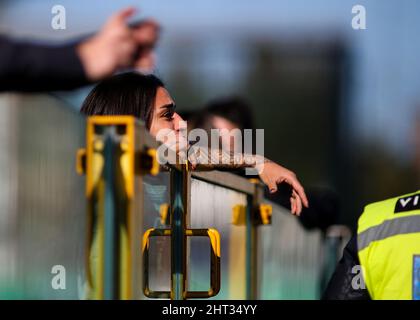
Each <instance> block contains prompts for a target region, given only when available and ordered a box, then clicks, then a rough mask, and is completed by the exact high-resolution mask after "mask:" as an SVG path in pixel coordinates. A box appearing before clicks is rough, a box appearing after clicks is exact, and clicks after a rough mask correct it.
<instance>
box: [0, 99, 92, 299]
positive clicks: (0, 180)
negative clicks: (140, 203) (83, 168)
mask: <svg viewBox="0 0 420 320" xmlns="http://www.w3.org/2000/svg"><path fill="white" fill-rule="evenodd" d="M0 106H1V110H2V117H0V150H1V153H0V167H1V170H0V190H1V192H0V195H1V196H0V244H1V245H0V288H1V290H0V298H2V299H15V298H21V299H22V298H30V299H82V298H84V297H85V273H84V264H85V234H86V226H85V223H86V207H85V197H84V189H85V188H84V178H83V177H80V176H78V175H77V174H76V172H75V155H76V150H77V149H78V148H80V147H82V146H83V145H84V143H85V140H84V135H85V121H84V118H83V117H82V116H80V115H79V114H77V113H76V112H75V111H73V110H70V109H68V108H66V107H65V106H63V105H62V103H61V102H59V101H58V100H57V99H55V98H52V97H50V96H45V95H3V96H1V97H0ZM54 267H55V269H54ZM52 272H56V273H52ZM64 272H65V273H64ZM60 275H61V276H63V277H60ZM54 287H55V289H54ZM64 288H65V289H64Z"/></svg>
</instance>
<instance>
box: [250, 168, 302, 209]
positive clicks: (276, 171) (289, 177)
mask: <svg viewBox="0 0 420 320" xmlns="http://www.w3.org/2000/svg"><path fill="white" fill-rule="evenodd" d="M258 172H259V173H260V174H259V175H260V178H261V180H262V181H263V182H264V183H265V184H266V185H267V187H268V188H269V190H270V193H275V192H276V191H277V185H278V184H280V183H283V182H285V183H287V184H289V185H290V186H291V187H292V189H293V190H292V195H291V197H290V204H291V211H292V214H295V215H300V213H301V212H302V203H303V205H304V206H305V207H306V208H308V207H309V204H308V199H307V198H306V194H305V190H304V189H303V187H302V185H301V184H300V182H299V181H298V179H297V177H296V175H295V174H294V173H293V172H292V171H290V170H288V169H286V168H284V167H282V166H280V165H278V164H276V163H274V162H265V163H264V164H261V167H260V170H258Z"/></svg>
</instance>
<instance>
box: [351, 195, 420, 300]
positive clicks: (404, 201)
mask: <svg viewBox="0 0 420 320" xmlns="http://www.w3.org/2000/svg"><path fill="white" fill-rule="evenodd" d="M357 246H358V254H359V259H360V263H361V267H362V273H363V279H364V283H365V285H366V288H367V289H368V291H369V294H370V296H371V298H372V299H386V300H397V299H398V300H399V299H405V300H411V299H415V300H420V191H417V192H414V193H410V194H407V195H404V196H400V197H397V198H393V199H388V200H385V201H381V202H376V203H372V204H370V205H368V206H366V207H365V210H364V212H363V214H362V216H361V217H360V218H359V222H358V230H357Z"/></svg>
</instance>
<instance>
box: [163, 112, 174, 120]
mask: <svg viewBox="0 0 420 320" xmlns="http://www.w3.org/2000/svg"><path fill="white" fill-rule="evenodd" d="M164 117H165V118H166V119H167V120H172V118H173V117H174V113H173V112H166V113H165V114H164Z"/></svg>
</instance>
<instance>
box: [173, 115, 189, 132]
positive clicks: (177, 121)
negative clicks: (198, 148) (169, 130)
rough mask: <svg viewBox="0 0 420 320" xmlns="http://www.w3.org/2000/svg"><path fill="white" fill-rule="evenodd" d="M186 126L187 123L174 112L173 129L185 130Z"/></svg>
mask: <svg viewBox="0 0 420 320" xmlns="http://www.w3.org/2000/svg"><path fill="white" fill-rule="evenodd" d="M186 128H187V123H186V122H185V121H184V119H182V117H181V116H180V115H179V114H178V113H176V112H175V113H174V129H175V131H181V130H185V129H186Z"/></svg>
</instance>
